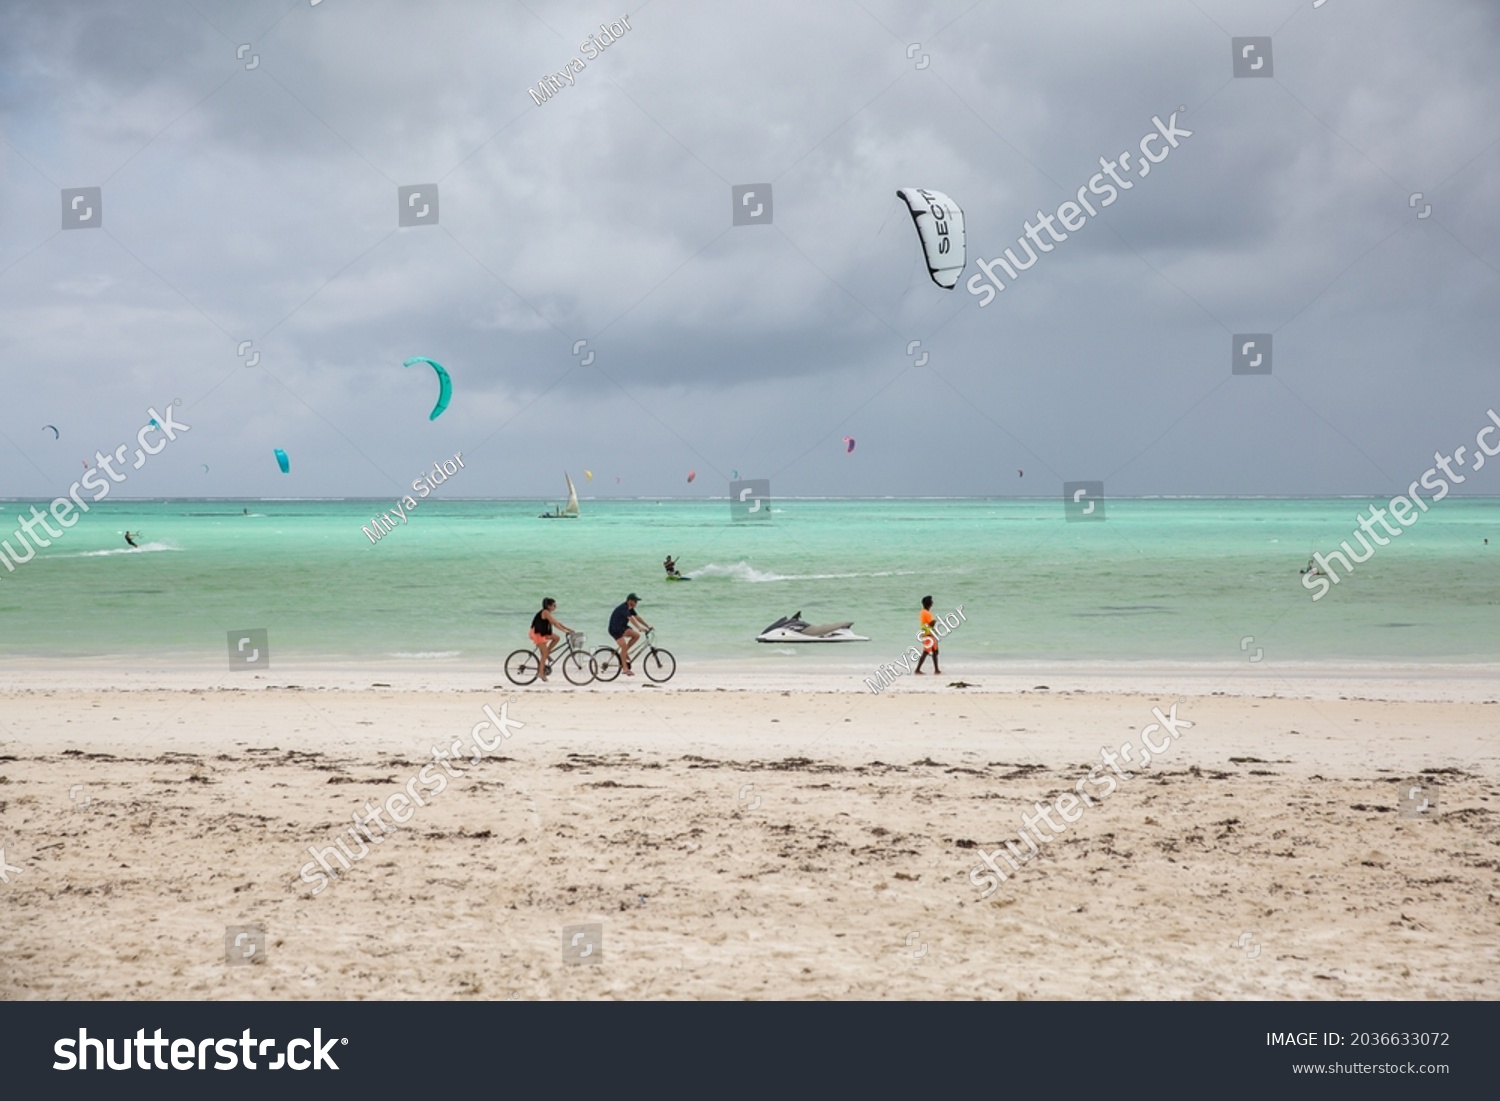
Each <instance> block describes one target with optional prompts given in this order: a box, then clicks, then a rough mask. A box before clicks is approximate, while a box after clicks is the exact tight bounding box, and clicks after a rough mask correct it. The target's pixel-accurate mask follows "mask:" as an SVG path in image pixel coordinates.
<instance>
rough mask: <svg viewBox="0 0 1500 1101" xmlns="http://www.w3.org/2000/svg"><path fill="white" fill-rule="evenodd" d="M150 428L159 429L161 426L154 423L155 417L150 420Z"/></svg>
mask: <svg viewBox="0 0 1500 1101" xmlns="http://www.w3.org/2000/svg"><path fill="white" fill-rule="evenodd" d="M151 427H152V428H160V427H161V425H160V424H158V423H157V422H156V418H155V417H152V418H151Z"/></svg>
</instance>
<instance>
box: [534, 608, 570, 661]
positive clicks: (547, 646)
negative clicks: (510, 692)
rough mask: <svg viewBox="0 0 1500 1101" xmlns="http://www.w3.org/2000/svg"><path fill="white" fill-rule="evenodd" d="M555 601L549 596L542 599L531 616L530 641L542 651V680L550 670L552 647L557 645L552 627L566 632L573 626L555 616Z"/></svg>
mask: <svg viewBox="0 0 1500 1101" xmlns="http://www.w3.org/2000/svg"><path fill="white" fill-rule="evenodd" d="M556 608H557V601H555V600H553V599H552V598H551V597H550V596H549V597H547V598H546V599H545V600H543V601H542V610H541V611H539V612H537V614H536V615H534V616H532V617H531V641H532V642H533V643H535V644H536V648H537V649H538V650H540V651H541V653H542V668H541V673H540V674H539V675H540V676H541V678H542V680H546V679H547V674H548V673H550V672H551V671H552V647H553V646H555V645H557V636H556V635H554V634H553V633H552V628H553V627H556V628H557V629H558V630H559V631H565V632H567V633H568V634H570V635H571V634H572V633H573V628H571V627H568V626H565V625H564V624H563V621H562V620H560V619H558V618H557V611H556Z"/></svg>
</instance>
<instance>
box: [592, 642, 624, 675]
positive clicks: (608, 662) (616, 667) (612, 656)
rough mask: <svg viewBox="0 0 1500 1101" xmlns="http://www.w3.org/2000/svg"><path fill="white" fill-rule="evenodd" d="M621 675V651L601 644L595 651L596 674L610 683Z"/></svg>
mask: <svg viewBox="0 0 1500 1101" xmlns="http://www.w3.org/2000/svg"><path fill="white" fill-rule="evenodd" d="M619 675H620V651H618V650H616V649H615V648H614V647H613V646H601V647H599V649H597V650H595V651H594V676H596V677H598V678H599V679H600V680H602V681H604V682H605V683H606V684H608V683H609V682H610V681H612V680H614V679H615V678H616V677H618V676H619Z"/></svg>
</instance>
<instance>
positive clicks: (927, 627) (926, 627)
mask: <svg viewBox="0 0 1500 1101" xmlns="http://www.w3.org/2000/svg"><path fill="white" fill-rule="evenodd" d="M936 622H937V616H935V615H933V614H932V613H931V612H930V611H928V610H927V609H926V608H923V609H922V615H921V623H922V633H923V634H924V635H930V634H932V625H933V624H934V623H936Z"/></svg>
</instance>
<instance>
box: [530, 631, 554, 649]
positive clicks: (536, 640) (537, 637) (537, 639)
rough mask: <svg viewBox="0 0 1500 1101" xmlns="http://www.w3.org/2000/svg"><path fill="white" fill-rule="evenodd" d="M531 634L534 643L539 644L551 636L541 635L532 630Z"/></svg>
mask: <svg viewBox="0 0 1500 1101" xmlns="http://www.w3.org/2000/svg"><path fill="white" fill-rule="evenodd" d="M530 634H531V641H532V642H533V643H535V644H536V645H537V646H540V645H541V644H542V641H543V640H544V639H546V638H550V637H551V636H550V635H539V634H537V633H536V632H535V631H532V632H530Z"/></svg>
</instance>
